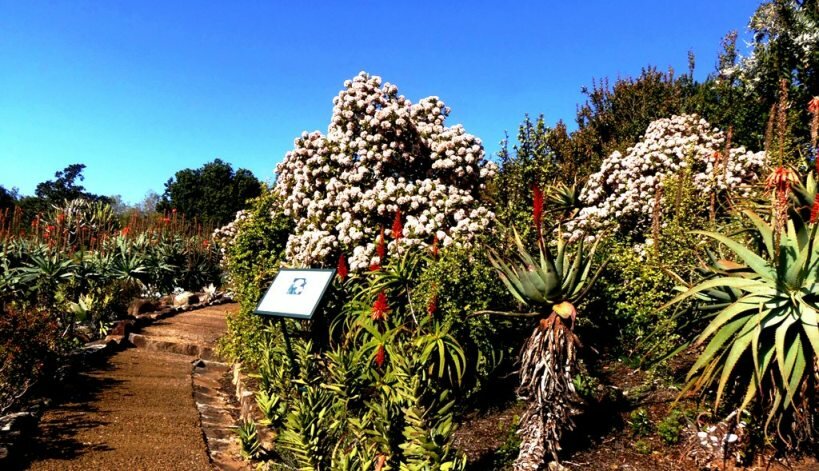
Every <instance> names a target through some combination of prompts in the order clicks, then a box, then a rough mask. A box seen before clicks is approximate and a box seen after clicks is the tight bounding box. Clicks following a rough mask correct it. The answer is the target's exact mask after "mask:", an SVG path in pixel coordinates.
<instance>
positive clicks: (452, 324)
mask: <svg viewBox="0 0 819 471" xmlns="http://www.w3.org/2000/svg"><path fill="white" fill-rule="evenodd" d="M418 294H419V299H418V300H416V303H417V304H418V305H419V309H421V310H422V311H426V312H427V313H429V311H430V308H433V309H434V312H433V313H432V314H430V315H434V316H436V317H438V318H440V319H441V320H442V322H443V323H444V325H446V326H447V328H448V329H449V330H450V332H451V334H452V335H453V336H454V337H455V338H456V339H457V340H458V342H459V343H460V344H461V346H462V347H463V348H464V352H465V354H466V356H467V357H468V358H471V359H474V361H471V362H470V363H469V364H468V371H467V373H466V375H465V378H466V381H467V383H469V384H466V385H465V387H467V388H468V390H467V391H464V394H466V396H467V397H469V396H472V395H474V394H478V393H480V392H481V390H482V388H483V387H485V386H486V385H487V384H489V383H491V382H492V381H493V380H495V379H497V377H498V375H499V374H506V372H507V370H508V369H509V368H510V367H511V364H512V362H513V361H514V359H515V357H516V355H517V350H518V349H519V348H520V341H521V339H522V338H523V337H525V331H527V330H528V329H527V327H524V326H521V323H520V322H514V321H513V320H509V319H508V318H498V317H493V316H488V315H474V314H475V313H477V312H480V311H483V310H487V309H497V308H502V307H506V306H511V305H513V304H514V301H513V299H512V298H511V296H510V295H509V293H508V291H507V290H506V289H504V287H503V285H502V284H501V283H499V282H498V279H497V275H496V274H495V272H494V269H493V268H492V265H491V264H490V263H489V261H488V260H487V259H486V257H485V255H484V254H483V252H482V250H479V249H465V248H457V247H451V248H447V249H445V250H442V251H441V252H440V256H439V257H437V259H430V260H429V264H428V265H427V266H426V267H425V268H424V270H423V271H422V273H421V276H420V282H419V289H418Z"/></svg>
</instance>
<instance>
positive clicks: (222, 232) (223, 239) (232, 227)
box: [211, 209, 251, 262]
mask: <svg viewBox="0 0 819 471" xmlns="http://www.w3.org/2000/svg"><path fill="white" fill-rule="evenodd" d="M250 217H251V214H250V212H248V211H246V210H244V209H243V210H241V211H238V212H237V213H236V217H235V218H234V219H233V221H231V222H229V223H227V224H226V225H224V226H222V227H217V228H216V229H215V230H214V231H213V234H212V235H211V237H212V238H213V240H214V242H216V243H217V244H218V246H219V251H220V252H221V254H222V262H224V259H225V252H227V249H228V248H229V247H230V246H231V245H233V241H235V240H236V236H237V235H238V234H239V230H240V228H241V224H243V222H244V221H246V220H248V219H250Z"/></svg>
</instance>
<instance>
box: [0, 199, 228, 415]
mask: <svg viewBox="0 0 819 471" xmlns="http://www.w3.org/2000/svg"><path fill="white" fill-rule="evenodd" d="M26 219H27V218H26V217H25V215H24V214H23V211H22V210H21V209H20V208H17V209H16V210H14V211H6V212H3V213H0V309H2V312H3V319H2V325H0V329H5V331H7V332H8V333H9V334H10V335H8V336H7V335H3V336H0V355H1V356H2V358H0V364H2V365H3V366H2V371H0V374H3V375H4V376H3V378H2V379H3V381H2V383H0V389H2V391H0V396H2V399H3V400H11V399H15V398H17V397H18V396H19V395H20V393H21V392H24V391H25V390H26V389H27V388H28V386H29V385H30V384H31V383H32V382H36V380H37V378H38V377H39V375H40V374H41V373H45V372H47V371H48V368H47V367H50V366H51V367H53V366H54V364H55V361H54V360H55V358H54V357H55V356H56V355H58V354H60V353H63V352H65V351H67V350H68V349H70V347H71V346H72V345H74V344H76V343H79V342H82V341H89V340H92V339H93V338H95V337H97V336H99V335H104V334H105V332H106V331H107V329H108V327H109V326H110V324H111V322H112V321H114V320H116V319H118V318H120V317H122V316H124V315H125V314H126V312H127V308H128V305H129V303H130V302H131V301H132V300H133V299H134V298H135V297H138V296H149V297H158V296H160V295H161V294H168V293H171V292H172V291H174V290H175V289H187V290H199V289H201V288H203V287H204V286H207V285H209V284H210V283H216V284H218V283H219V281H220V277H221V270H220V267H219V257H218V253H217V252H216V249H215V248H214V246H213V245H212V244H211V243H210V241H209V236H208V235H207V234H205V233H203V230H202V228H201V227H197V226H193V225H191V224H189V223H187V222H186V221H185V220H184V219H183V218H181V217H178V216H177V215H176V214H175V213H173V214H171V215H169V216H166V217H163V216H156V217H154V218H152V219H143V218H139V217H137V215H134V216H133V217H132V218H131V219H130V220H129V221H128V224H127V225H125V226H124V227H121V226H120V225H119V221H118V219H117V218H116V217H115V215H114V214H113V211H112V210H111V207H110V206H109V205H108V204H106V203H103V202H99V201H96V202H92V201H87V200H72V201H69V202H67V203H65V204H64V205H63V206H60V207H54V208H53V209H52V210H51V211H49V212H47V213H44V214H38V215H36V216H34V217H33V219H32V220H31V222H30V223H26V222H25V221H26ZM15 332H16V334H13V333H15ZM10 405H11V404H10V403H8V404H7V403H0V409H2V408H5V407H8V406H10Z"/></svg>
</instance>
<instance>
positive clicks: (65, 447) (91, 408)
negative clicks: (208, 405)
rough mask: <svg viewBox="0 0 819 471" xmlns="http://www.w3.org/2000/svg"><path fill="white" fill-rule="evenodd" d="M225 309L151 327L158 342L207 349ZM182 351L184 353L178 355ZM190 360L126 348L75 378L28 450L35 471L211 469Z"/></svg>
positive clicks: (194, 313)
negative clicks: (177, 343)
mask: <svg viewBox="0 0 819 471" xmlns="http://www.w3.org/2000/svg"><path fill="white" fill-rule="evenodd" d="M235 306H236V305H222V306H213V307H209V308H204V309H201V310H197V311H190V312H186V313H182V314H178V315H176V316H174V317H171V318H168V319H164V320H163V321H161V322H159V323H157V324H155V325H154V326H152V327H150V328H149V329H145V330H146V332H144V333H145V334H146V336H147V335H148V333H149V332H148V331H150V332H151V333H153V334H155V335H161V336H162V340H163V342H167V341H174V340H176V341H179V342H180V343H184V342H185V341H190V340H193V339H192V338H191V335H190V334H189V332H195V335H194V336H195V341H196V343H197V344H198V345H199V346H207V347H212V343H213V341H214V340H215V339H216V338H218V336H219V335H220V334H221V333H222V332H224V329H225V324H224V316H225V313H226V311H228V310H233V309H235ZM183 350H184V349H183ZM194 359H195V357H193V356H188V355H182V354H177V353H167V352H165V351H157V350H155V349H146V348H130V349H127V350H124V351H122V352H119V353H117V354H116V355H114V356H112V357H110V358H108V359H107V360H106V361H105V363H104V364H103V365H100V366H99V367H97V368H95V369H93V370H91V371H87V372H83V373H80V374H79V375H78V376H77V377H76V378H75V379H73V380H72V381H70V382H69V384H67V385H66V387H65V391H64V392H62V393H61V394H60V396H61V397H59V398H58V401H57V403H56V404H55V405H54V406H53V407H52V408H51V409H50V410H48V411H47V412H46V413H45V414H44V415H43V417H42V419H41V421H40V433H39V436H37V437H35V439H34V440H33V442H32V443H30V446H29V447H28V450H29V451H28V466H29V468H27V469H32V470H97V469H99V470H120V469H122V470H126V469H127V470H208V469H212V465H211V463H210V460H209V459H208V452H207V447H206V445H205V441H204V439H203V435H202V430H201V428H200V417H199V412H198V411H197V407H196V404H195V402H194V398H193V389H192V384H191V373H192V368H193V367H192V364H191V362H192V361H193V360H194Z"/></svg>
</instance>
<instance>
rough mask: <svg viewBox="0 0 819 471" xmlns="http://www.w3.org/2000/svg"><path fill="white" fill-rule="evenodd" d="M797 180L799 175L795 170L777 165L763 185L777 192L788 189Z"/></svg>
mask: <svg viewBox="0 0 819 471" xmlns="http://www.w3.org/2000/svg"><path fill="white" fill-rule="evenodd" d="M798 182H799V177H798V176H797V175H796V172H794V171H793V170H792V169H790V168H788V167H783V166H779V167H777V168H776V169H774V171H773V173H771V174H770V175H769V176H768V178H767V179H766V180H765V187H766V188H768V189H769V190H775V191H776V192H777V193H778V194H779V193H782V192H787V191H789V190H790V189H791V186H793V184H794V183H798Z"/></svg>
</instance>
